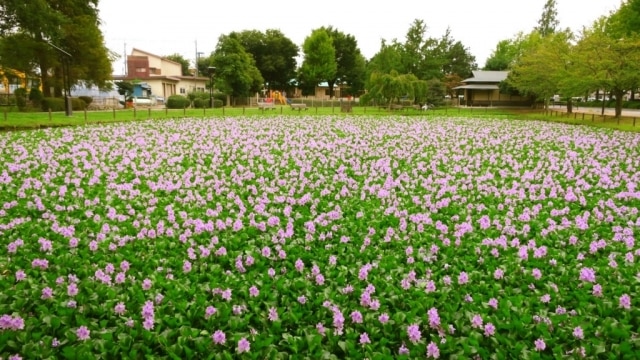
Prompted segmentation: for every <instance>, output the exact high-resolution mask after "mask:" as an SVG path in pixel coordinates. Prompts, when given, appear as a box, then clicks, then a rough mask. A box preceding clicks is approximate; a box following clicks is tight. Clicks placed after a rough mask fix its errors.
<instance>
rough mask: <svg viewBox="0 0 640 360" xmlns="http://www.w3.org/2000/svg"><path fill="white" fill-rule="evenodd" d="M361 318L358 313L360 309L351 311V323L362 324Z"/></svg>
mask: <svg viewBox="0 0 640 360" xmlns="http://www.w3.org/2000/svg"><path fill="white" fill-rule="evenodd" d="M362 320H363V319H362V314H361V313H360V311H358V310H356V311H354V312H352V313H351V321H353V323H355V324H362Z"/></svg>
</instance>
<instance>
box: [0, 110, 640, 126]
mask: <svg viewBox="0 0 640 360" xmlns="http://www.w3.org/2000/svg"><path fill="white" fill-rule="evenodd" d="M0 111H2V112H1V113H0V131H11V130H20V129H34V128H41V127H57V126H74V125H91V124H104V123H112V122H123V121H139V120H148V119H176V118H203V117H217V116H240V115H243V116H252V115H255V116H257V117H259V116H264V115H268V116H277V115H300V116H306V115H336V116H342V115H346V114H347V113H343V112H341V111H340V108H339V107H312V108H310V109H307V110H292V109H291V108H290V107H288V106H278V107H276V108H275V109H273V110H260V109H257V108H250V107H233V108H232V107H224V108H217V109H149V108H142V109H121V110H108V111H74V112H73V115H72V116H69V117H67V116H66V115H65V113H64V112H52V113H43V112H26V113H24V112H17V111H15V109H8V108H5V109H3V110H0ZM351 114H352V115H378V116H384V115H390V114H393V115H404V116H427V117H436V116H439V117H441V116H455V117H491V118H510V119H514V120H541V121H551V122H562V123H568V124H585V125H589V126H595V127H602V128H610V129H618V130H624V131H633V132H638V131H640V121H638V122H637V123H635V124H634V120H633V119H632V118H622V119H620V120H616V119H614V118H612V117H610V116H609V117H607V118H603V117H601V116H597V115H596V116H594V117H592V115H591V114H586V115H585V117H584V118H583V117H582V114H579V113H578V114H575V115H569V116H567V115H566V114H561V113H557V112H556V113H547V114H545V113H544V112H543V111H542V110H530V109H504V108H447V107H442V108H437V109H430V110H428V111H422V110H415V109H405V110H391V111H390V110H388V109H386V108H379V107H360V106H354V107H353V108H352V112H351Z"/></svg>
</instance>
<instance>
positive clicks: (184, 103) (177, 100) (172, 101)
mask: <svg viewBox="0 0 640 360" xmlns="http://www.w3.org/2000/svg"><path fill="white" fill-rule="evenodd" d="M186 107H189V99H187V98H186V97H184V96H182V95H171V96H169V98H168V99H167V108H169V109H184V108H186Z"/></svg>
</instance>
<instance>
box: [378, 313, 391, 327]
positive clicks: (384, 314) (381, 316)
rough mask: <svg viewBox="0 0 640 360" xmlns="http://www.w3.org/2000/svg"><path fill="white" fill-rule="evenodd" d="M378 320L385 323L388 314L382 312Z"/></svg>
mask: <svg viewBox="0 0 640 360" xmlns="http://www.w3.org/2000/svg"><path fill="white" fill-rule="evenodd" d="M378 321H380V322H381V323H382V324H386V323H387V322H388V321H389V315H388V314H387V313H383V314H381V315H380V316H378Z"/></svg>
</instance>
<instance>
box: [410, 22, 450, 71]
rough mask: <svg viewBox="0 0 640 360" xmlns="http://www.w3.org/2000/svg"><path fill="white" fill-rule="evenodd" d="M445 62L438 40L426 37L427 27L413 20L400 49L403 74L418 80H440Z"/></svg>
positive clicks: (442, 49) (423, 23)
mask: <svg viewBox="0 0 640 360" xmlns="http://www.w3.org/2000/svg"><path fill="white" fill-rule="evenodd" d="M445 62H446V60H445V57H444V48H442V47H440V44H439V42H438V39H436V38H433V37H430V36H427V25H426V24H425V22H424V21H423V20H420V19H415V20H414V21H413V23H412V24H411V26H410V27H409V29H408V30H407V35H406V39H405V42H404V44H403V47H402V64H403V69H402V72H403V73H408V74H414V75H416V76H417V77H418V78H419V79H433V78H441V77H442V75H443V73H442V68H443V66H444V64H445Z"/></svg>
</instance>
